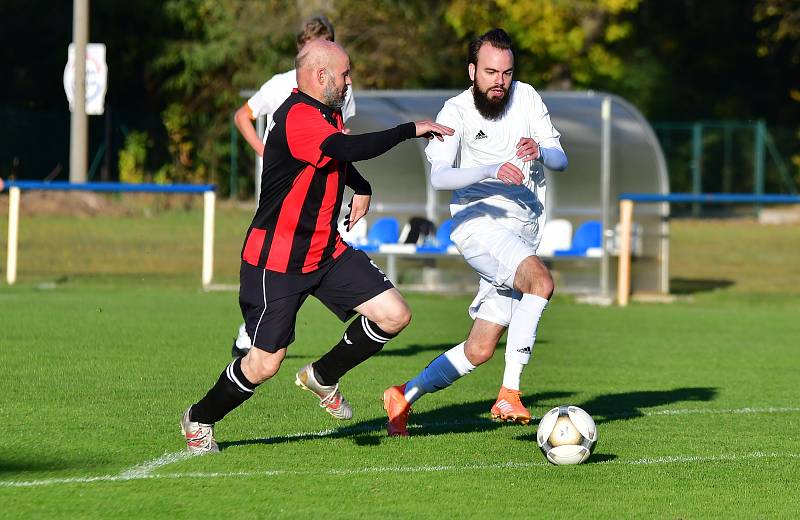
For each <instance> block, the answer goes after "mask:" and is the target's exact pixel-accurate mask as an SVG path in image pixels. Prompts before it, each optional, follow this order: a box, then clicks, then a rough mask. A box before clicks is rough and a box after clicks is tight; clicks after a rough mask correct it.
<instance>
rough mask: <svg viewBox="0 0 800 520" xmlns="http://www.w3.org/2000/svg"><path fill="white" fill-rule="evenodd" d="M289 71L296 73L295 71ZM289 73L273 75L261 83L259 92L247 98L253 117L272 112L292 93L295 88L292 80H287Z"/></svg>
mask: <svg viewBox="0 0 800 520" xmlns="http://www.w3.org/2000/svg"><path fill="white" fill-rule="evenodd" d="M289 72H291V73H292V74H294V71H289ZM287 74H289V73H283V74H276V75H274V76H272V77H271V78H270V79H269V80H268V81H267V82H266V83H264V84H263V85H261V88H260V89H258V92H256V93H255V94H253V97H251V98H250V99H248V100H247V104H248V106H249V107H250V111H251V112H252V113H253V119H256V118H258V117H260V116H263V115H266V114H272V113H273V112H275V111H276V110H277V109H278V107H280V106H281V104H283V102H284V101H286V98H287V97H289V94H291V93H292V88H294V86H293V85H292V84H291V83H290V82H287V81H286V80H287V77H286V75H287Z"/></svg>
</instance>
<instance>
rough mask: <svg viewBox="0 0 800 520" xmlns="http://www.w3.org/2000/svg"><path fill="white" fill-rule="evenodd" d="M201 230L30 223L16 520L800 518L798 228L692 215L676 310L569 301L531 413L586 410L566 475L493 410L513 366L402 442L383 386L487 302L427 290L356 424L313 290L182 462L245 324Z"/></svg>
mask: <svg viewBox="0 0 800 520" xmlns="http://www.w3.org/2000/svg"><path fill="white" fill-rule="evenodd" d="M250 215H251V210H250V208H233V207H227V206H223V207H221V208H218V214H217V217H218V218H217V242H216V255H215V261H216V265H215V273H216V281H218V282H220V283H236V281H237V271H238V260H237V258H238V253H239V250H240V247H241V240H242V235H243V231H244V229H245V227H246V225H247V223H248V222H249V218H250ZM201 225H202V218H201V215H200V213H199V212H198V211H182V210H171V211H167V212H164V213H160V214H157V215H155V216H153V217H148V218H142V217H136V218H132V217H102V218H100V217H91V218H88V217H87V218H75V217H66V216H59V217H54V216H25V217H23V220H22V224H21V234H20V237H21V244H20V273H19V274H20V278H19V283H18V285H17V286H15V287H11V288H9V287H8V286H6V285H2V286H0V326H2V333H0V422H2V425H3V434H2V441H0V517H2V518H4V519H5V518H108V517H114V516H118V517H123V518H131V517H136V518H175V517H189V516H192V517H197V516H209V517H219V516H222V515H225V516H226V517H233V516H234V515H237V516H242V515H246V516H248V517H253V516H255V517H276V518H281V517H285V518H295V517H299V516H301V515H303V516H320V517H323V516H324V517H326V518H352V517H370V518H373V517H376V516H377V517H380V516H389V515H392V516H393V517H396V518H413V517H418V518H447V517H453V516H456V515H458V516H462V517H469V518H494V517H531V516H534V517H544V518H574V517H576V516H582V517H588V518H620V517H623V518H635V517H647V518H700V517H705V518H722V517H724V518H728V517H730V518H792V517H795V516H796V514H797V513H796V511H797V510H798V507H799V506H800V502H799V501H798V498H797V494H796V493H795V492H793V491H791V490H792V489H793V487H794V486H796V479H797V474H798V473H799V472H800V448H798V446H799V444H798V442H797V433H796V432H797V431H798V425H799V424H800V391H799V390H798V389H797V381H798V379H797V367H798V362H797V360H798V352H797V344H798V340H797V338H798V337H800V320H798V319H797V316H798V312H800V300H798V298H797V296H798V293H799V292H800V258H798V255H800V253H798V251H800V229H798V228H797V227H792V226H776V227H767V226H758V225H757V224H756V223H755V222H752V221H746V220H744V221H736V222H721V221H710V222H709V221H675V222H673V223H672V226H671V231H672V238H673V240H672V242H671V247H670V249H671V255H672V256H671V276H672V278H673V288H675V290H676V292H677V293H678V294H680V295H682V297H681V298H680V299H679V300H678V302H677V303H674V304H670V305H658V304H656V305H652V304H651V305H647V304H633V305H631V306H629V307H628V308H625V309H619V308H614V307H610V308H602V307H594V306H586V305H579V304H575V303H573V302H572V301H571V300H569V299H567V298H556V299H555V300H554V302H553V303H552V304H551V305H550V307H549V309H548V310H547V312H546V314H545V316H544V318H543V321H542V325H541V327H540V334H539V341H538V342H537V346H536V350H535V354H534V358H533V361H532V364H531V366H530V367H529V369H528V370H526V372H525V374H524V376H523V386H524V388H523V390H524V400H525V402H526V403H527V404H528V405H529V406H530V408H531V409H532V410H534V411H535V413H536V414H537V415H541V414H543V413H544V412H545V411H546V410H548V409H549V408H550V407H552V406H556V405H558V404H564V403H572V404H577V405H579V406H582V407H584V408H585V409H586V410H587V411H588V412H589V413H590V414H592V415H593V417H594V418H595V419H596V421H597V423H598V428H599V433H600V441H599V443H598V446H597V449H596V451H595V453H594V454H593V455H592V457H591V458H590V459H589V461H588V462H587V463H586V464H584V465H581V466H576V467H554V466H550V465H548V464H547V463H546V462H545V459H544V457H543V456H542V455H541V453H539V451H538V449H537V448H536V445H535V440H534V434H535V425H533V426H528V427H524V426H511V425H499V424H496V423H493V422H491V421H490V420H489V416H488V410H489V407H490V406H491V404H492V403H493V401H494V398H495V396H496V392H497V388H498V386H499V384H500V380H501V376H502V368H503V367H502V365H503V364H502V356H501V355H498V356H496V357H495V359H493V360H491V361H490V362H489V363H487V364H486V365H484V366H482V367H480V368H478V369H477V370H476V371H475V372H474V373H473V374H471V375H469V376H468V377H466V378H464V379H463V380H462V381H459V382H458V383H457V385H455V386H454V387H453V388H450V389H448V390H446V391H443V392H439V393H437V394H433V395H429V396H426V397H425V398H423V399H422V400H421V401H419V402H418V403H417V404H416V405H415V413H414V414H412V416H411V423H412V429H411V432H412V437H411V438H409V439H390V438H387V437H386V436H385V434H384V432H383V421H384V415H383V410H382V408H381V403H380V401H379V396H380V395H381V392H382V391H383V389H384V388H385V387H386V386H388V385H390V384H397V383H400V382H403V381H405V380H406V379H408V378H410V377H411V376H413V375H415V374H416V373H417V372H418V371H419V370H420V369H421V368H422V367H424V366H425V365H426V364H427V363H428V362H429V361H430V360H431V359H432V358H433V357H435V356H436V355H437V354H439V353H440V352H442V351H443V350H445V349H446V348H449V347H450V346H451V345H453V344H455V343H458V342H460V341H461V340H463V338H464V336H465V334H466V332H467V330H468V327H469V325H470V322H469V319H468V317H467V315H466V307H467V304H468V303H469V301H470V297H469V296H458V297H455V296H454V297H445V296H423V295H413V294H411V295H408V300H409V303H410V305H411V307H412V309H413V311H414V315H415V317H414V320H413V321H412V324H411V325H410V326H409V328H408V329H407V330H406V331H404V332H403V334H402V335H401V336H399V337H398V338H397V339H395V340H393V341H392V342H391V343H390V344H389V345H388V346H387V347H386V349H385V350H384V351H383V352H382V353H381V354H379V355H378V356H376V357H374V358H373V359H370V360H368V361H367V362H366V363H364V364H363V365H362V366H360V367H358V368H356V369H355V370H354V371H352V372H351V373H350V374H348V375H347V376H346V378H345V379H344V380H343V389H344V391H345V394H346V395H347V397H348V399H350V401H351V402H352V403H353V405H354V407H355V411H356V416H355V417H354V419H353V420H352V421H350V422H347V423H340V422H337V421H335V420H334V419H332V418H331V417H329V416H328V415H327V414H325V413H324V412H322V411H321V410H320V409H319V407H318V406H317V405H316V404H315V402H314V400H313V398H312V397H311V396H310V395H309V394H308V393H306V392H301V391H300V390H298V389H297V388H296V387H295V386H294V384H293V376H294V372H295V371H296V370H297V369H298V368H299V367H301V366H302V365H304V364H306V363H308V362H309V361H312V360H314V359H315V358H316V357H318V356H319V355H320V354H321V353H322V352H324V351H325V350H327V349H328V348H329V347H330V345H331V344H333V343H334V342H335V341H337V340H338V338H339V337H340V335H341V333H342V330H343V326H342V324H341V323H339V322H338V321H337V320H336V319H335V318H334V317H333V316H332V315H330V313H329V312H328V311H326V310H325V309H324V308H323V307H322V306H321V305H320V304H319V303H317V302H316V301H315V300H313V299H312V300H310V301H309V302H308V303H307V305H306V307H305V308H304V309H303V311H302V312H301V314H300V317H299V319H298V335H297V341H296V343H295V344H293V345H292V346H291V347H290V349H289V355H288V357H287V359H286V361H285V362H284V366H283V368H282V370H281V371H280V372H279V374H278V375H277V376H276V377H275V378H274V379H273V380H272V381H270V382H268V383H266V384H265V385H263V386H262V387H261V388H259V390H258V391H257V394H256V396H255V397H254V398H252V399H251V400H250V401H248V402H247V403H245V404H244V405H243V406H242V407H241V409H239V410H236V411H234V412H233V413H232V414H231V415H230V416H229V417H227V418H225V419H224V420H223V421H221V422H220V423H219V424H218V427H217V437H218V439H219V441H220V442H221V443H222V446H223V448H224V449H223V451H222V453H221V454H219V455H215V456H209V457H198V458H186V459H181V458H180V457H179V456H178V455H176V454H180V453H182V450H183V443H182V440H181V436H180V432H179V429H178V424H177V423H178V419H179V417H180V414H181V413H182V412H183V410H184V409H185V407H186V406H187V405H188V404H190V403H192V402H194V401H196V400H197V399H199V398H200V397H201V396H202V395H203V394H204V392H205V391H206V390H207V389H208V388H209V387H210V385H211V384H213V382H214V381H215V380H216V378H217V377H218V375H219V373H220V371H221V370H222V369H223V368H224V366H225V364H226V363H227V362H228V360H229V357H228V353H229V347H230V342H231V339H232V337H233V335H234V333H235V330H236V326H237V325H238V323H239V321H240V319H241V317H240V316H239V310H238V303H237V296H236V293H234V292H210V293H204V292H201V291H200V290H199V279H200V237H201ZM5 226H6V220H5V218H4V217H0V229H3V230H5ZM0 249H1V250H2V251H4V250H5V232H3V233H0ZM0 258H2V259H3V260H4V258H5V255H4V254H0ZM2 267H3V270H4V267H5V266H4V264H3V265H2ZM154 461H159V462H154ZM148 468H149V469H148Z"/></svg>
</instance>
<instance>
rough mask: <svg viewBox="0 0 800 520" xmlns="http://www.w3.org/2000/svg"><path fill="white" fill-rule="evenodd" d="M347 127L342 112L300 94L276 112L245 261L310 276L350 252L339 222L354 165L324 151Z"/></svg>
mask: <svg viewBox="0 0 800 520" xmlns="http://www.w3.org/2000/svg"><path fill="white" fill-rule="evenodd" d="M342 128H343V123H342V116H341V114H340V113H339V112H337V111H334V110H333V109H331V108H330V107H328V106H326V105H325V104H323V103H320V102H319V101H317V100H316V99H314V98H312V97H310V96H308V95H307V94H304V93H303V92H299V91H298V90H297V89H295V90H294V91H292V94H291V95H290V96H289V97H288V98H287V99H286V101H285V102H284V103H283V105H281V107H280V108H279V109H278V110H276V111H275V113H274V114H273V128H272V129H271V130H270V132H269V136H268V137H267V141H266V145H265V147H264V169H263V171H262V174H261V197H260V199H259V201H258V210H257V211H256V214H255V217H254V218H253V222H252V224H250V228H249V229H248V231H247V237H246V238H245V242H244V246H243V248H242V260H244V261H245V262H247V263H248V264H251V265H254V266H257V267H262V268H264V269H267V270H270V271H276V272H279V273H309V272H312V271H315V270H316V269H318V268H320V267H322V266H324V265H325V264H327V263H328V262H331V261H332V260H334V259H335V258H337V257H338V256H339V255H341V254H342V253H343V252H344V251H345V250H346V249H347V247H348V246H347V244H345V243H344V242H343V241H342V238H341V236H339V232H338V231H337V227H336V222H337V219H338V217H339V211H340V209H341V206H342V197H343V194H344V186H345V180H346V173H347V168H348V163H347V162H344V161H339V160H336V159H334V158H332V157H327V156H326V155H325V154H324V153H323V152H322V150H321V148H320V147H321V145H322V143H323V141H325V139H327V138H328V137H330V136H331V135H333V134H335V133H337V132H340V131H341V130H342Z"/></svg>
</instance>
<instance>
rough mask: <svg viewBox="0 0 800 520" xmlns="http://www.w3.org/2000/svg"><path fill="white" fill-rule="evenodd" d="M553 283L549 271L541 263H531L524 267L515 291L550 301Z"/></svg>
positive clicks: (553, 288)
mask: <svg viewBox="0 0 800 520" xmlns="http://www.w3.org/2000/svg"><path fill="white" fill-rule="evenodd" d="M555 287H556V286H555V282H554V281H553V276H552V275H551V274H550V270H549V269H547V267H546V266H545V265H544V264H543V263H542V262H541V261H532V262H530V263H528V264H527V265H526V269H525V272H524V275H523V276H522V277H521V280H520V283H518V284H517V289H519V290H520V291H522V292H523V293H525V294H535V295H536V296H541V297H542V298H545V299H548V300H549V299H550V297H551V296H553V292H554V291H555Z"/></svg>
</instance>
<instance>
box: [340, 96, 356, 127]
mask: <svg viewBox="0 0 800 520" xmlns="http://www.w3.org/2000/svg"><path fill="white" fill-rule="evenodd" d="M354 115H356V98H354V97H353V89H352V88H348V89H347V94H345V96H344V105H342V121H344V122H347V120H348V119H350V118H351V117H353V116H354Z"/></svg>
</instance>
